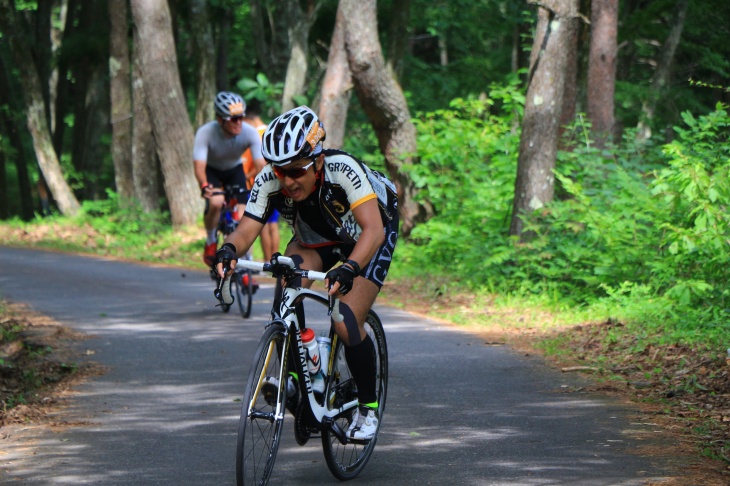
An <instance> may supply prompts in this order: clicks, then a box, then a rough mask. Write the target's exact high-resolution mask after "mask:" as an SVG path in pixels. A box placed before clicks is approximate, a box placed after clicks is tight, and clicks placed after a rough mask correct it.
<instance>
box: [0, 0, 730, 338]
mask: <svg viewBox="0 0 730 486" xmlns="http://www.w3.org/2000/svg"><path fill="white" fill-rule="evenodd" d="M0 32H1V37H0V64H1V66H0V67H1V69H0V83H2V84H0V147H2V150H1V151H0V218H1V219H3V220H5V221H6V222H7V223H9V224H15V225H22V224H33V222H37V221H40V220H43V219H44V218H57V217H66V218H84V217H86V218H93V217H95V216H102V219H103V220H104V221H106V224H105V225H104V228H103V231H106V232H112V233H114V232H116V233H117V234H123V235H126V236H131V235H133V234H139V233H142V234H146V235H152V236H154V235H156V234H158V233H160V234H161V232H164V231H169V230H173V229H175V228H180V227H185V226H191V225H193V226H194V225H200V216H201V211H202V200H201V199H200V197H199V191H198V188H197V185H196V183H195V180H194V178H193V171H192V164H191V161H192V158H191V151H192V140H193V134H194V130H195V128H196V127H197V126H199V125H201V124H203V123H205V122H206V121H208V120H211V119H213V111H212V110H213V104H212V100H213V97H214V96H215V93H216V92H217V91H219V90H231V91H236V92H239V93H240V94H241V95H243V97H244V98H245V99H246V100H249V101H252V100H256V101H257V102H258V103H260V104H261V106H262V107H263V108H264V113H263V114H264V119H265V120H270V119H271V118H273V117H274V116H276V115H277V114H278V113H280V112H282V111H283V110H286V109H289V108H291V107H294V106H297V105H300V104H306V105H308V106H310V107H312V108H314V109H315V110H317V111H318V113H319V114H320V116H321V118H322V119H323V120H324V121H325V124H326V126H327V130H328V137H327V142H326V144H327V146H328V147H330V148H343V149H344V150H346V151H348V152H351V153H352V154H353V155H355V156H356V157H358V158H360V159H362V160H363V161H365V162H366V163H368V164H369V165H371V166H373V167H375V168H378V169H381V170H383V171H385V172H387V173H388V174H389V175H390V176H391V178H392V179H393V180H394V181H395V182H396V184H397V185H398V188H399V195H400V198H401V221H402V235H403V238H402V239H403V244H402V246H401V247H400V248H399V251H398V255H397V257H398V259H399V261H400V262H401V269H400V270H399V271H400V272H402V273H403V274H404V275H411V276H418V275H419V274H421V275H422V274H424V272H428V273H429V274H434V275H448V276H450V277H451V278H453V281H454V282H458V283H459V285H465V286H466V287H467V288H470V289H475V290H479V291H484V292H488V293H490V294H495V295H502V296H516V297H520V298H525V299H533V298H534V299H539V300H540V301H541V302H543V303H546V304H548V305H554V306H556V307H558V308H567V307H570V308H572V309H577V310H578V311H579V312H582V311H585V312H590V313H602V314H604V315H609V316H611V317H614V318H617V319H621V320H624V321H627V322H640V323H641V328H640V329H641V331H640V332H641V333H642V334H645V335H646V336H650V335H652V336H654V335H657V331H658V330H661V332H660V333H658V335H659V336H660V337H656V339H662V340H666V341H667V342H672V340H683V341H689V342H692V341H693V340H696V339H701V340H702V341H703V343H705V344H709V345H711V346H715V347H717V348H718V349H719V348H722V347H723V346H725V345H727V344H728V343H727V342H726V339H727V338H726V336H727V335H728V331H730V327H729V326H730V325H729V324H728V322H730V319H729V318H730V306H729V305H728V299H729V298H730V295H728V292H730V291H728V289H727V288H726V283H727V281H728V267H729V266H728V261H730V258H729V253H730V248H729V246H728V245H729V243H730V239H729V236H730V232H729V230H728V228H729V225H730V216H728V211H727V207H728V204H729V203H730V182H729V181H730V179H729V178H728V170H729V169H730V141H729V140H728V134H729V133H730V130H728V127H729V126H730V117H729V116H728V112H727V107H728V103H729V102H730V88H728V87H729V86H730V44H729V43H728V42H727V39H728V38H730V3H728V2H727V1H726V0H707V1H699V0H621V1H619V0H546V1H542V2H537V1H534V0H529V1H525V2H522V1H518V2H514V1H499V0H479V1H476V0H450V1H448V2H447V1H439V0H428V1H427V0H402V1H383V0H381V1H380V2H376V1H375V0H362V1H357V2H356V1H355V0H340V1H335V0H251V1H233V0H207V1H206V0H173V1H169V2H168V1H166V0H129V1H127V0H108V1H98V0H48V1H38V2H36V1H27V0H2V1H1V2H0ZM109 222H112V223H111V224H110V223H109ZM202 238H203V235H202V230H201V241H202ZM198 243H199V242H196V245H197V244H198ZM444 290H445V289H441V290H440V292H443V291H444ZM725 347H727V346H725ZM723 349H724V348H723Z"/></svg>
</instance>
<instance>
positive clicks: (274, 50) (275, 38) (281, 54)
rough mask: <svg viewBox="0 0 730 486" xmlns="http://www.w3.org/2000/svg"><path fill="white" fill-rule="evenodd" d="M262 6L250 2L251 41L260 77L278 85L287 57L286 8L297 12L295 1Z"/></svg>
mask: <svg viewBox="0 0 730 486" xmlns="http://www.w3.org/2000/svg"><path fill="white" fill-rule="evenodd" d="M310 1H316V0H307V3H309V2H310ZM265 3H266V5H262V2H261V1H260V0H251V25H252V29H253V34H254V38H253V42H254V46H255V49H256V56H257V60H258V62H259V64H260V65H261V69H262V70H263V72H264V74H266V76H267V77H268V78H269V79H270V80H271V82H272V83H278V82H282V81H284V80H285V77H286V71H287V65H288V62H289V59H290V58H291V55H290V54H291V45H290V38H289V25H290V21H289V13H290V11H291V10H290V9H297V11H301V10H300V7H299V6H298V4H297V2H293V4H292V0H269V1H267V2H265ZM314 8H317V7H316V6H315V7H314ZM266 24H268V25H266ZM267 33H268V35H267ZM305 48H306V47H305Z"/></svg>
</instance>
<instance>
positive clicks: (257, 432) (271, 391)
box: [236, 323, 287, 486]
mask: <svg viewBox="0 0 730 486" xmlns="http://www.w3.org/2000/svg"><path fill="white" fill-rule="evenodd" d="M286 339H287V334H286V332H285V328H284V326H283V324H280V323H274V324H271V325H269V326H268V327H267V328H266V330H265V331H264V334H263V336H261V340H260V341H259V345H258V347H257V348H256V353H255V354H254V360H253V364H252V366H251V371H249V374H248V380H247V382H246V388H245V391H244V394H243V402H242V403H241V418H240V420H239V422H238V443H237V446H236V483H237V484H238V486H248V485H253V484H255V485H265V484H266V483H268V481H269V478H270V476H271V472H272V470H273V468H274V461H275V460H276V453H277V451H278V449H279V444H280V442H281V432H282V429H283V427H284V414H283V413H281V414H280V416H278V417H277V416H276V410H277V409H278V410H280V411H283V410H284V401H285V400H286V387H285V383H286V380H284V379H283V377H282V376H280V373H281V370H282V369H285V368H283V367H282V363H281V361H282V356H286V354H285V352H283V351H282V350H283V349H284V345H285V341H286ZM267 377H273V378H276V379H277V380H278V386H276V387H274V388H272V387H268V389H267V388H265V387H263V386H262V383H264V380H265V378H267ZM271 381H272V380H268V382H269V383H271Z"/></svg>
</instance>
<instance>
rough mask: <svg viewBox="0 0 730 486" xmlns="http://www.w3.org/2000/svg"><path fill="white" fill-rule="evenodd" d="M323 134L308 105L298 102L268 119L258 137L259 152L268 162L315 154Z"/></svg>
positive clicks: (290, 159) (284, 160) (281, 161)
mask: <svg viewBox="0 0 730 486" xmlns="http://www.w3.org/2000/svg"><path fill="white" fill-rule="evenodd" d="M326 137H327V132H325V129H324V125H323V124H322V122H321V121H319V118H318V117H317V115H316V114H315V113H314V112H313V111H312V110H311V109H310V108H308V107H306V106H300V107H298V108H294V109H293V110H289V111H287V112H286V113H284V114H283V115H279V116H278V117H277V118H275V119H274V120H273V121H272V122H271V123H269V126H268V127H267V128H266V131H265V132H264V135H263V137H262V143H261V153H262V155H263V156H264V159H266V161H267V162H269V163H271V164H274V165H287V164H289V163H291V162H293V161H294V160H298V159H304V158H311V157H315V156H317V155H319V154H320V153H321V152H322V142H323V141H324V139H325V138H326Z"/></svg>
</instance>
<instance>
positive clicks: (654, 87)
mask: <svg viewBox="0 0 730 486" xmlns="http://www.w3.org/2000/svg"><path fill="white" fill-rule="evenodd" d="M687 6H688V0H677V4H676V7H675V10H674V18H673V19H672V26H671V28H670V30H669V35H668V36H667V39H666V40H665V41H664V44H663V45H662V50H661V52H660V53H659V60H658V62H657V67H656V72H655V73H654V76H653V77H652V80H651V91H650V93H651V95H650V97H649V99H648V100H647V101H646V102H644V103H643V105H642V109H641V112H642V113H641V120H640V121H639V124H638V126H637V132H636V139H637V140H638V141H640V142H641V141H644V140H647V139H649V138H650V137H651V126H650V122H651V120H652V118H654V111H655V110H656V104H657V102H658V101H659V99H660V97H661V96H662V94H663V93H664V92H665V90H666V87H667V83H668V82H669V72H670V67H671V65H672V61H673V60H674V53H675V52H676V50H677V46H678V45H679V40H680V38H681V37H682V30H683V29H684V20H685V18H686V17H687Z"/></svg>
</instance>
